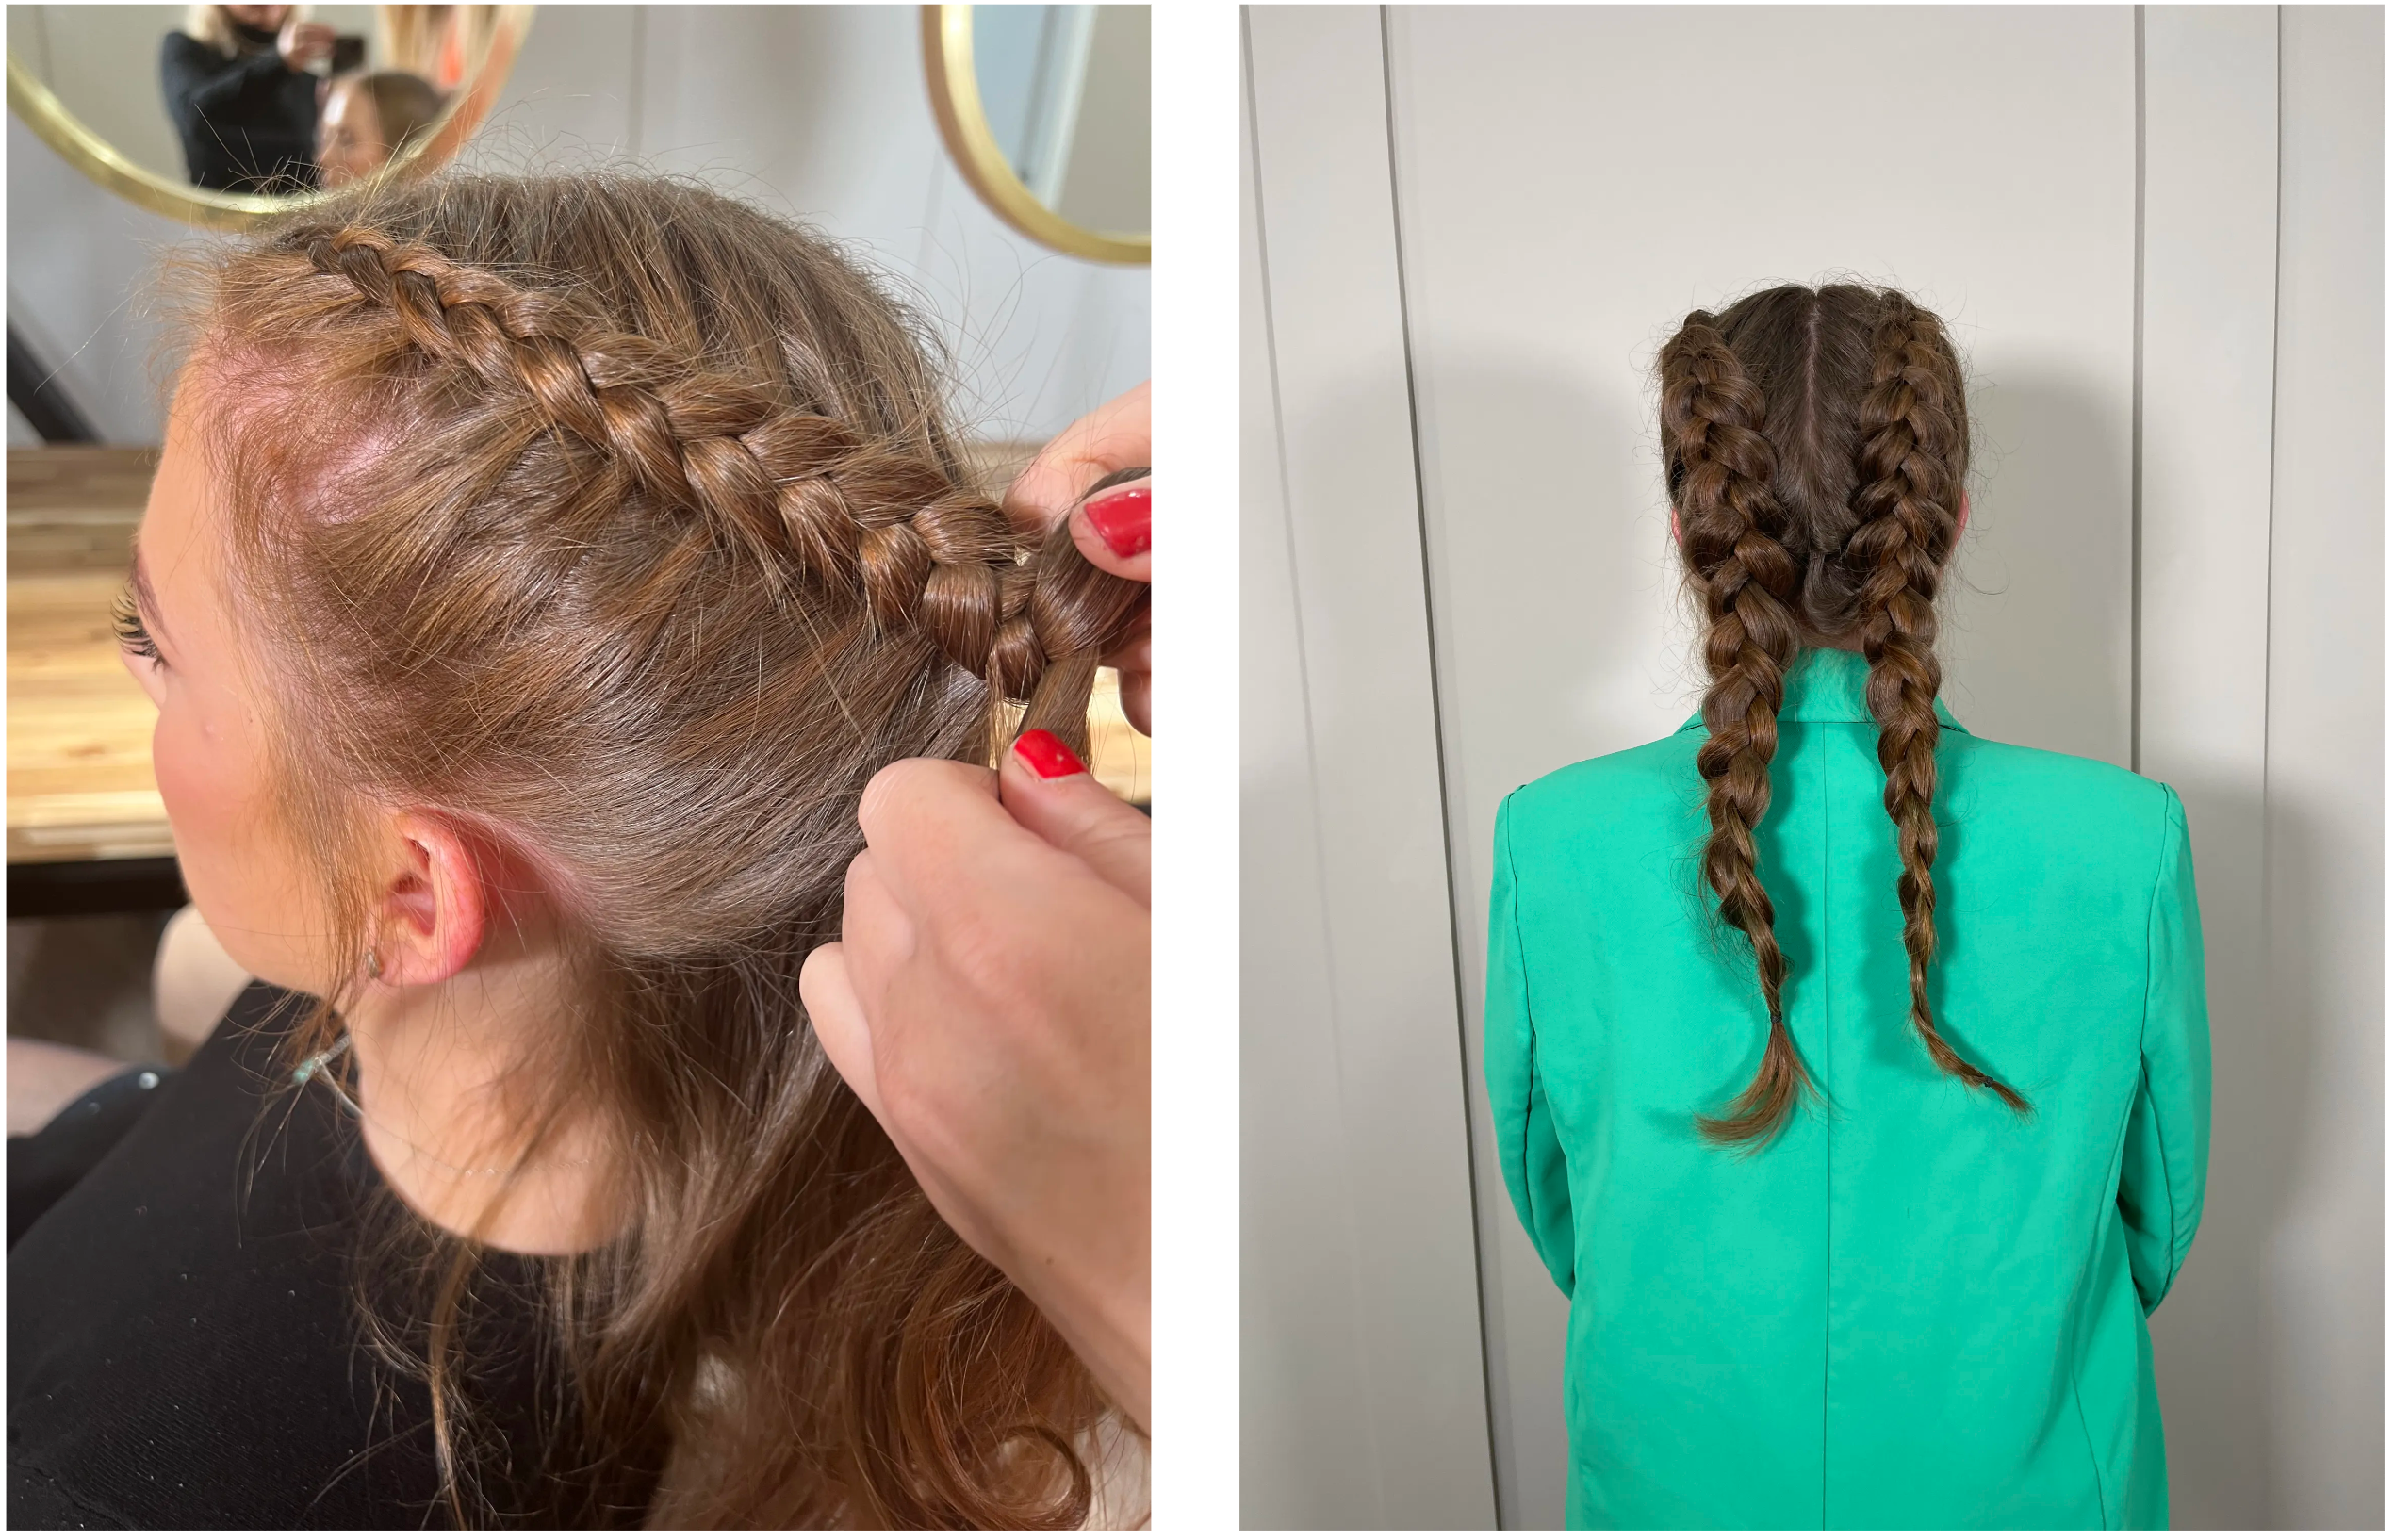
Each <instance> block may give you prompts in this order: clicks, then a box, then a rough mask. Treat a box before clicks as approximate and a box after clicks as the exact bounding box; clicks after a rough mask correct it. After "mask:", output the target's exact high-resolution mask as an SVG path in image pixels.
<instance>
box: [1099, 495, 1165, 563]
mask: <svg viewBox="0 0 2394 1540" xmlns="http://www.w3.org/2000/svg"><path fill="white" fill-rule="evenodd" d="M1153 490H1154V488H1152V487H1146V486H1125V487H1123V488H1122V489H1121V490H1120V491H1116V492H1108V493H1107V494H1105V495H1104V496H1103V497H1095V498H1091V499H1090V500H1088V501H1087V502H1084V503H1082V504H1081V511H1082V512H1084V513H1086V514H1087V515H1089V527H1090V529H1093V530H1095V531H1096V532H1097V538H1099V539H1100V540H1103V541H1105V542H1106V549H1107V550H1110V551H1112V552H1113V553H1114V554H1115V555H1117V556H1136V555H1138V554H1139V553H1140V551H1142V550H1145V549H1147V494H1148V493H1149V492H1151V491H1153Z"/></svg>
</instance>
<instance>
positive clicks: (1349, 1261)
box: [1238, 8, 1386, 1520]
mask: <svg viewBox="0 0 2394 1540" xmlns="http://www.w3.org/2000/svg"><path fill="white" fill-rule="evenodd" d="M1238 30H1239V42H1240V47H1241V52H1242V55H1243V57H1242V60H1241V62H1242V63H1243V64H1244V65H1245V67H1246V74H1247V91H1246V96H1247V101H1246V110H1247V143H1248V156H1249V174H1250V175H1251V176H1253V177H1254V184H1255V200H1254V219H1255V272H1256V277H1257V279H1258V280H1259V282H1258V284H1257V286H1256V287H1257V288H1258V290H1259V292H1260V295H1261V298H1262V303H1263V317H1262V321H1263V334H1264V355H1265V369H1264V372H1265V377H1266V378H1268V379H1269V380H1271V426H1272V440H1273V442H1272V466H1273V474H1274V478H1275V479H1276V480H1277V481H1278V482H1279V483H1280V510H1281V519H1280V538H1281V544H1282V548H1283V552H1284V555H1285V558H1286V560H1287V565H1288V581H1289V626H1290V631H1292V633H1293V634H1294V636H1295V643H1294V645H1295V647H1296V654H1297V655H1296V656H1295V657H1294V658H1292V659H1290V660H1289V664H1290V667H1291V668H1292V669H1293V670H1294V674H1295V679H1296V683H1297V711H1298V715H1299V716H1300V717H1301V718H1302V719H1303V720H1304V757H1305V764H1304V797H1305V805H1306V817H1305V829H1306V833H1307V836H1308V838H1309V839H1310V840H1311V842H1312V846H1313V849H1312V856H1313V863H1314V871H1315V873H1316V874H1317V876H1318V877H1319V878H1320V881H1321V882H1322V883H1323V884H1324V887H1323V896H1324V903H1325V904H1326V902H1327V892H1328V890H1327V886H1326V884H1327V882H1328V879H1329V874H1330V855H1329V851H1328V849H1327V847H1326V846H1324V844H1322V832H1321V830H1322V819H1321V784H1320V775H1321V771H1320V753H1319V751H1318V748H1317V745H1316V741H1315V734H1314V708H1313V674H1312V671H1311V669H1310V668H1309V667H1308V666H1307V664H1306V656H1307V649H1306V647H1305V606H1304V591H1303V588H1302V586H1301V585H1300V583H1299V582H1298V573H1299V571H1300V570H1301V568H1300V566H1299V563H1298V554H1297V516H1296V503H1295V500H1294V498H1293V495H1292V492H1291V489H1290V483H1289V480H1288V424H1287V418H1286V416H1285V415H1284V411H1283V406H1282V401H1281V393H1280V343H1279V332H1278V328H1277V327H1276V326H1275V325H1274V323H1273V309H1272V300H1271V295H1272V288H1271V236H1270V233H1269V230H1268V228H1267V224H1268V221H1267V220H1266V217H1265V212H1264V209H1265V199H1264V142H1263V122H1262V116H1261V113H1260V111H1259V108H1258V106H1257V96H1258V94H1259V92H1258V91H1257V89H1256V79H1257V76H1256V74H1255V58H1254V29H1253V27H1252V26H1250V25H1249V24H1248V20H1247V15H1246V12H1245V10H1244V8H1241V11H1240V15H1239V23H1238ZM1314 919H1315V926H1316V929H1317V931H1318V934H1319V936H1320V945H1321V961H1322V972H1323V975H1324V977H1325V979H1326V981H1327V982H1328V984H1329V990H1328V1008H1329V1012H1330V1022H1329V1027H1330V1031H1329V1040H1330V1058H1331V1073H1332V1074H1333V1075H1334V1077H1335V1084H1336V1086H1337V1088H1338V1090H1339V1096H1340V1100H1339V1106H1338V1119H1339V1125H1340V1128H1341V1130H1342V1133H1341V1138H1340V1139H1339V1140H1338V1142H1339V1145H1340V1147H1341V1148H1344V1147H1346V1146H1347V1145H1348V1144H1349V1143H1350V1142H1351V1141H1350V1140H1349V1139H1346V1138H1345V1137H1344V1134H1343V1130H1344V1129H1345V1128H1346V1126H1347V1125H1348V1119H1347V1115H1346V1103H1345V1091H1346V1086H1347V1063H1346V1033H1345V1030H1344V1023H1343V1020H1342V1010H1341V1007H1342V998H1341V994H1340V991H1339V989H1338V976H1339V970H1338V953H1337V942H1336V935H1335V933H1334V927H1333V926H1331V924H1330V916H1329V914H1328V912H1327V911H1326V909H1322V908H1320V907H1319V906H1318V907H1317V909H1316V913H1315V916H1314ZM1342 1171H1343V1167H1342ZM1341 1185H1342V1186H1345V1184H1344V1182H1343V1180H1342V1184H1341ZM1339 1197H1340V1204H1339V1213H1340V1215H1341V1216H1342V1218H1343V1219H1344V1220H1345V1221H1346V1242H1347V1243H1346V1245H1345V1247H1344V1248H1343V1250H1344V1252H1345V1257H1344V1261H1345V1264H1346V1273H1347V1278H1348V1294H1349V1297H1350V1298H1351V1299H1353V1300H1357V1301H1360V1300H1361V1299H1362V1297H1363V1294H1364V1289H1365V1281H1364V1278H1363V1274H1362V1270H1361V1269H1362V1254H1363V1248H1362V1245H1361V1239H1360V1237H1358V1236H1357V1235H1356V1234H1355V1213H1354V1202H1355V1194H1354V1192H1353V1188H1351V1187H1348V1188H1347V1189H1346V1190H1344V1191H1342V1192H1341V1193H1340V1195H1339ZM1356 1319H1360V1315H1358V1316H1357V1317H1356ZM1355 1347H1356V1351H1355V1359H1356V1367H1357V1370H1358V1372H1359V1374H1360V1375H1361V1378H1362V1380H1363V1383H1364V1384H1365V1385H1366V1387H1367V1388H1369V1385H1370V1384H1371V1378H1372V1376H1371V1355H1370V1354H1369V1353H1368V1352H1363V1351H1361V1344H1360V1343H1357V1344H1356V1345H1355ZM1362 1421H1363V1432H1364V1447H1365V1449H1366V1450H1369V1458H1370V1461H1371V1488H1372V1491H1373V1492H1374V1493H1375V1494H1380V1493H1382V1491H1383V1486H1384V1477H1383V1472H1384V1470H1385V1469H1386V1460H1385V1459H1384V1458H1383V1456H1382V1451H1381V1447H1380V1423H1379V1420H1378V1419H1377V1418H1376V1417H1371V1416H1369V1415H1367V1416H1365V1417H1364V1418H1363V1419H1362ZM1381 1509H1382V1511H1381V1513H1380V1514H1379V1515H1375V1516H1376V1517H1377V1518H1379V1519H1382V1520H1385V1519H1386V1499H1385V1497H1384V1498H1383V1500H1382V1503H1381Z"/></svg>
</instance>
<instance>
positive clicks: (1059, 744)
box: [1014, 728, 1089, 780]
mask: <svg viewBox="0 0 2394 1540" xmlns="http://www.w3.org/2000/svg"><path fill="white" fill-rule="evenodd" d="M1014 752H1015V753H1017V754H1019V755H1021V756H1022V759H1023V762H1024V763H1025V764H1027V765H1029V766H1030V767H1031V773H1032V774H1033V775H1035V776H1037V777H1039V778H1040V779H1041V780H1055V779H1058V778H1060V777H1064V776H1085V775H1087V774H1089V766H1088V765H1085V764H1083V763H1081V757H1080V756H1079V755H1077V754H1075V753H1074V752H1073V751H1072V750H1071V749H1069V748H1066V747H1065V746H1064V740H1063V739H1061V738H1058V737H1057V736H1056V734H1054V733H1052V732H1050V731H1048V730H1047V729H1044V728H1033V729H1031V730H1030V731H1028V732H1026V733H1025V734H1023V735H1022V736H1021V737H1020V738H1017V739H1015V740H1014Z"/></svg>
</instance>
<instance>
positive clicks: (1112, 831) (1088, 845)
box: [997, 729, 1153, 908]
mask: <svg viewBox="0 0 2394 1540" xmlns="http://www.w3.org/2000/svg"><path fill="white" fill-rule="evenodd" d="M997 795H998V800H999V801H1000V802H1002V803H1004V804H1005V807H1006V811H1007V812H1008V814H1009V815H1010V816H1011V817H1012V818H1013V820H1014V821H1015V822H1016V823H1018V824H1020V825H1022V826H1023V827H1025V828H1026V829H1028V830H1030V831H1031V832H1032V833H1033V834H1036V835H1038V836H1039V837H1040V838H1041V839H1042V840H1045V841H1046V842H1047V843H1048V844H1052V845H1054V846H1055V847H1056V848H1057V849H1058V850H1061V851H1063V852H1064V853H1065V854H1067V855H1070V856H1077V857H1078V858H1080V860H1083V861H1084V862H1086V863H1087V864H1088V865H1089V867H1090V870H1091V871H1093V872H1095V873H1096V874H1097V875H1098V876H1101V877H1104V878H1105V879H1106V880H1107V882H1108V883H1110V884H1111V885H1113V886H1114V887H1115V888H1117V889H1120V890H1121V891H1122V892H1123V893H1128V894H1129V895H1130V896H1131V897H1133V898H1135V899H1137V900H1138V901H1139V903H1140V907H1141V908H1144V907H1145V906H1146V904H1147V866H1148V841H1149V838H1150V835H1151V831H1152V829H1153V826H1152V825H1151V824H1150V823H1149V822H1148V820H1147V815H1146V814H1145V813H1143V812H1140V811H1139V810H1138V809H1137V808H1134V807H1132V806H1130V804H1128V803H1126V802H1124V801H1123V799H1122V798H1120V797H1118V796H1116V795H1114V794H1113V793H1111V792H1109V791H1107V789H1106V788H1105V787H1103V786H1100V785H1099V784H1097V778H1096V777H1094V776H1092V775H1090V773H1089V767H1088V766H1087V765H1084V764H1083V763H1081V762H1080V756H1078V755H1077V754H1074V752H1073V751H1072V750H1071V749H1069V748H1067V747H1065V746H1064V741H1063V740H1062V739H1060V738H1058V737H1057V736H1056V734H1054V733H1052V732H1048V731H1045V730H1043V729H1033V730H1031V731H1029V732H1026V733H1025V734H1023V735H1022V736H1021V737H1020V738H1017V739H1015V740H1014V746H1013V747H1012V748H1010V749H1008V750H1007V753H1006V757H1005V759H1004V760H1003V761H1002V762H1000V763H999V766H998V776H997Z"/></svg>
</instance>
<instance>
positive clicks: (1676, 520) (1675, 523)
mask: <svg viewBox="0 0 2394 1540" xmlns="http://www.w3.org/2000/svg"><path fill="white" fill-rule="evenodd" d="M1679 543H1680V511H1679V510H1678V509H1677V508H1674V509H1672V510H1671V544H1672V545H1675V546H1676V545H1678V544H1679Z"/></svg>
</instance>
